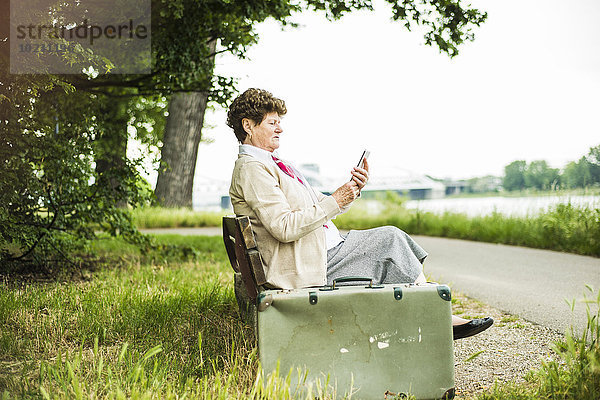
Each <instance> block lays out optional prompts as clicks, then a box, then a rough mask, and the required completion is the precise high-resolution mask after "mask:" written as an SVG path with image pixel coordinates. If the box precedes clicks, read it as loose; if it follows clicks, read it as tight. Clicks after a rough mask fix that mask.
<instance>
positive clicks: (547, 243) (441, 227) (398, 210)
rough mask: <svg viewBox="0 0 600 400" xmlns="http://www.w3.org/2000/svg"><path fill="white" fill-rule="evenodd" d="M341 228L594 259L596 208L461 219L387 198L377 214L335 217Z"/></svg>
mask: <svg viewBox="0 0 600 400" xmlns="http://www.w3.org/2000/svg"><path fill="white" fill-rule="evenodd" d="M335 223H336V225H337V226H338V227H339V228H342V229H367V228H374V227H376V226H382V225H394V226H397V227H399V228H401V229H403V230H405V231H406V232H408V233H410V234H418V235H428V236H440V237H448V238H456V239H467V240H474V241H481V242H491V243H503V244H510V245H517V246H527V247H534V248H540V249H549V250H557V251H564V252H570V253H575V254H582V255H590V256H595V257H600V209H598V208H596V209H594V208H585V207H583V208H580V207H575V206H573V205H571V204H557V205H556V206H555V207H553V208H551V209H550V210H549V211H548V212H547V213H544V214H540V215H538V216H531V217H507V216H504V215H502V214H499V213H493V214H491V215H486V216H478V217H467V216H466V215H464V214H458V213H450V212H446V213H444V214H441V215H438V214H434V213H431V212H422V211H415V210H408V209H405V208H404V207H402V202H401V201H393V200H392V201H390V200H389V199H388V201H387V202H386V208H385V209H384V210H383V211H382V212H381V213H379V214H377V215H372V214H369V213H367V212H366V210H365V209H364V207H363V208H361V207H357V208H355V209H350V211H349V212H348V213H346V214H342V215H340V216H339V217H337V218H336V220H335Z"/></svg>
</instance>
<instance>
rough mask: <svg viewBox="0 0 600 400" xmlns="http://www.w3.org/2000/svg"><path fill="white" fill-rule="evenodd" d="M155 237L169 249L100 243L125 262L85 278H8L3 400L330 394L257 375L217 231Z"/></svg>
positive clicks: (0, 347) (289, 379) (1, 349)
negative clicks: (136, 248) (149, 251)
mask: <svg viewBox="0 0 600 400" xmlns="http://www.w3.org/2000/svg"><path fill="white" fill-rule="evenodd" d="M157 241H158V243H159V244H160V245H162V246H163V249H167V253H166V254H163V255H162V256H158V255H157V254H156V253H160V251H159V250H157V251H155V252H154V253H155V254H140V253H139V251H138V252H136V251H134V249H132V248H131V247H130V246H128V245H127V244H125V243H123V242H120V241H117V240H112V239H111V240H108V239H107V240H101V241H99V242H98V243H96V244H95V246H96V250H97V251H98V252H99V253H101V254H103V255H104V256H110V257H109V259H110V258H112V259H118V260H119V261H118V263H116V264H115V265H118V266H117V267H115V266H114V265H110V263H109V264H107V265H106V266H105V267H104V268H102V269H100V270H99V271H97V272H94V273H93V274H92V276H91V279H89V280H81V281H77V282H52V283H42V282H29V283H23V282H17V281H14V280H13V281H10V282H9V281H6V282H3V283H0V398H1V399H2V400H4V399H12V398H52V399H72V398H75V399H80V398H84V399H88V398H114V399H118V398H133V399H171V398H172V399H175V398H183V397H187V398H200V399H213V398H223V399H225V398H256V399H272V398H278V397H285V398H287V397H292V396H294V397H295V398H314V396H315V395H319V396H320V397H321V398H327V397H329V396H331V394H330V393H328V392H326V391H323V390H321V389H320V388H319V387H317V386H315V387H308V386H303V385H300V386H299V388H297V387H296V386H297V385H294V382H298V380H299V379H301V377H302V374H301V371H300V372H298V371H293V373H288V371H282V373H281V375H279V374H273V375H265V374H264V373H263V372H262V371H261V370H260V368H259V367H258V361H257V356H256V351H255V349H254V345H253V343H254V337H253V332H252V330H251V328H250V327H248V326H246V325H245V324H244V323H242V322H241V321H240V319H239V317H238V312H237V305H236V301H235V298H234V294H233V290H232V285H231V282H232V273H231V272H230V270H231V267H230V266H229V263H228V260H227V256H226V254H225V251H224V249H223V244H222V240H221V239H220V238H218V237H181V236H175V235H168V236H160V237H158V238H157ZM177 248H179V249H193V251H175V250H174V249H177Z"/></svg>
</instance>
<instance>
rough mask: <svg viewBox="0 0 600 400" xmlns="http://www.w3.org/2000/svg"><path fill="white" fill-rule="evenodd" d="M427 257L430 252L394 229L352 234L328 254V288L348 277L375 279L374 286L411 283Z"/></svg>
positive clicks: (392, 227) (386, 228) (385, 227)
mask: <svg viewBox="0 0 600 400" xmlns="http://www.w3.org/2000/svg"><path fill="white" fill-rule="evenodd" d="M425 257H427V252H426V251H425V250H423V249H422V248H421V246H419V245H418V244H417V243H416V242H415V241H414V240H413V239H412V238H411V237H410V236H408V234H407V233H406V232H404V231H402V230H400V229H398V228H396V227H394V226H382V227H380V228H374V229H367V230H364V231H350V232H348V235H347V236H346V239H345V240H344V241H343V242H341V243H340V244H338V245H337V246H336V247H334V248H332V249H329V250H328V251H327V284H329V285H331V283H332V282H333V280H334V279H336V278H342V277H346V276H361V277H368V278H372V279H373V283H374V284H380V283H412V282H414V281H415V280H416V279H417V277H418V276H419V274H420V273H421V272H422V271H423V265H422V264H423V260H425Z"/></svg>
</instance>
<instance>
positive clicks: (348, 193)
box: [331, 179, 359, 208]
mask: <svg viewBox="0 0 600 400" xmlns="http://www.w3.org/2000/svg"><path fill="white" fill-rule="evenodd" d="M358 193H359V189H358V185H357V184H356V182H354V179H353V180H351V181H350V182H346V183H345V184H343V185H342V186H340V187H339V188H337V189H336V191H335V192H333V193H332V194H331V196H332V197H333V198H334V199H335V201H337V203H338V206H340V208H342V207H346V206H347V205H348V204H350V203H352V202H353V201H354V199H356V197H357V196H358Z"/></svg>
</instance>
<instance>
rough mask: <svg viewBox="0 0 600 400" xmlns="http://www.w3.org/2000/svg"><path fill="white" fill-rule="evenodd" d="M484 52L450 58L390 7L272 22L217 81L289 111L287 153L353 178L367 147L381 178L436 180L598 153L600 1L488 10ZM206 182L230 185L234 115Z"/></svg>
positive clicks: (220, 129) (211, 148)
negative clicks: (403, 175)
mask: <svg viewBox="0 0 600 400" xmlns="http://www.w3.org/2000/svg"><path fill="white" fill-rule="evenodd" d="M473 5H474V6H476V7H479V8H480V9H483V10H485V11H487V12H488V14H489V16H488V20H487V22H486V23H485V24H484V25H483V26H482V27H481V28H479V29H477V30H476V40H475V42H473V43H467V44H466V45H463V46H462V47H461V49H460V51H461V52H460V54H459V55H458V56H457V57H455V58H454V59H449V58H448V56H446V55H444V54H440V53H439V51H438V50H437V49H436V48H433V47H429V46H425V45H424V44H423V41H424V40H423V37H422V35H419V34H418V33H416V32H408V31H406V30H405V29H404V28H403V27H402V25H401V24H399V23H394V22H392V21H391V20H390V15H391V12H390V10H389V9H388V8H387V6H386V5H385V4H383V3H382V2H380V1H375V8H376V10H375V12H360V13H359V12H355V13H352V14H350V15H348V16H346V17H344V18H343V19H342V20H340V21H337V22H328V21H327V20H326V19H325V18H324V17H323V16H321V15H318V14H314V13H313V14H311V13H306V14H303V15H299V16H297V17H296V21H297V22H300V23H301V24H303V26H302V27H301V28H299V29H293V28H286V30H285V31H282V30H281V28H280V26H279V25H278V24H277V23H275V22H273V21H269V22H266V23H264V24H261V25H259V26H258V29H257V31H258V32H259V34H260V42H259V44H258V45H256V46H254V47H252V48H251V50H250V51H249V53H248V58H249V59H248V60H238V59H236V58H234V57H231V56H225V57H220V58H219V59H218V60H217V67H216V68H217V72H218V73H219V74H222V75H229V76H235V77H238V78H240V81H239V85H238V87H239V89H240V90H241V91H243V90H245V89H246V88H248V87H259V88H264V89H267V90H269V91H271V92H272V93H273V94H274V95H275V96H277V97H280V98H282V99H284V100H285V101H286V104H287V107H288V114H287V115H286V116H285V117H284V119H283V128H284V132H283V135H282V138H281V148H280V154H281V155H282V156H283V157H286V158H287V159H289V160H291V161H293V162H294V163H296V164H300V163H305V162H316V163H319V164H320V165H321V170H322V172H323V173H324V174H326V175H331V176H344V175H346V174H347V171H348V170H349V169H350V168H351V167H352V166H353V164H355V163H356V161H357V160H358V158H359V156H360V154H361V152H362V149H363V148H368V149H369V150H370V151H371V158H370V161H371V165H372V173H376V171H377V167H378V166H381V167H382V168H381V170H383V169H384V168H383V166H396V167H400V168H403V169H408V170H411V171H414V172H417V173H425V174H429V175H432V176H434V177H440V178H444V177H450V178H455V179H457V178H469V177H473V176H483V175H486V174H494V175H502V173H503V168H504V166H505V165H506V164H508V163H510V162H511V161H513V160H516V159H524V160H527V161H532V160H538V159H544V160H547V161H548V162H549V163H550V164H551V165H552V166H554V167H563V166H564V165H565V164H566V163H567V162H568V161H571V160H576V159H578V158H580V157H581V156H582V155H584V154H586V153H587V151H588V149H589V148H590V147H592V146H596V145H599V144H600V22H599V21H600V1H598V0H571V1H568V2H565V1H558V0H488V1H475V2H473ZM206 122H207V123H208V124H210V125H212V128H210V129H208V130H205V135H207V136H208V137H210V138H212V139H214V142H213V143H211V144H202V145H201V146H200V151H199V161H198V171H197V173H198V174H199V175H202V176H206V177H209V176H212V177H216V178H225V179H227V178H228V177H229V176H230V173H231V169H232V167H233V162H234V160H235V158H236V155H237V144H236V140H235V137H234V135H233V133H232V131H231V130H230V129H229V128H228V127H227V126H226V125H225V110H215V111H214V112H211V113H209V115H207V119H206Z"/></svg>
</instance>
